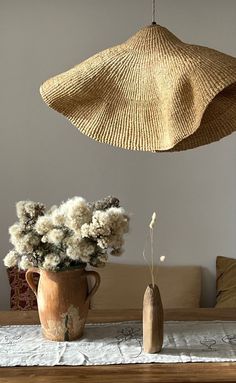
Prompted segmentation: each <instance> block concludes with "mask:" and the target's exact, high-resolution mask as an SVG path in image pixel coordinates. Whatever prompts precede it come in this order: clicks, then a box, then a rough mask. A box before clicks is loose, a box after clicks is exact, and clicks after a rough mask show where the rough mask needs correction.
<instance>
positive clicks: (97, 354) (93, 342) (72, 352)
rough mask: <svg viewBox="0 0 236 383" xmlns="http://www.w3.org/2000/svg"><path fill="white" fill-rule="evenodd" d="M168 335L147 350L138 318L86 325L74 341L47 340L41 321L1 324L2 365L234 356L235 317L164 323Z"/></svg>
mask: <svg viewBox="0 0 236 383" xmlns="http://www.w3.org/2000/svg"><path fill="white" fill-rule="evenodd" d="M164 334H165V336H164V344H163V349H162V351H161V353H159V354H146V353H144V352H143V347H142V343H143V342H142V323H141V322H140V321H129V322H119V323H102V324H101V323H97V324H87V325H86V327H85V331H84V336H83V338H81V339H80V340H77V341H73V342H55V341H49V340H46V339H44V338H43V336H42V334H41V327H40V326H35V325H14V326H0V366H56V365H71V366H80V365H106V364H107V365H109V364H129V363H187V362H235V361H236V321H200V322H199V321H190V322H188V321H187V322H184V321H178V322H174V321H171V322H165V328H164Z"/></svg>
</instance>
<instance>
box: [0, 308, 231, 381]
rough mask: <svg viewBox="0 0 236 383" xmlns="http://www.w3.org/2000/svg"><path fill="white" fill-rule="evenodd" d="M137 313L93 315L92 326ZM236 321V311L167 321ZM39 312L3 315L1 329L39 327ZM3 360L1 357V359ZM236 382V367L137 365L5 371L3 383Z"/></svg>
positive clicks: (0, 374) (179, 315)
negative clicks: (25, 326) (12, 325)
mask: <svg viewBox="0 0 236 383" xmlns="http://www.w3.org/2000/svg"><path fill="white" fill-rule="evenodd" d="M141 316H142V313H141V311H138V310H125V311H113V310H112V311H111V310H106V311H104V310H103V311H95V310H94V311H90V312H89V316H88V322H89V323H96V322H111V321H113V322H115V321H122V320H136V319H141ZM217 319H219V320H236V309H195V310H182V309H179V310H165V320H184V321H189V320H217ZM38 323H39V318H38V314H37V312H33V311H28V312H26V311H25V312H24V311H11V312H9V311H5V312H4V311H2V312H0V325H9V324H38ZM235 331H236V329H235ZM0 358H1V355H0ZM6 382H11V383H21V382H22V383H29V382H30V383H31V382H33V383H43V382H45V383H54V382H55V383H56V382H57V383H62V382H63V383H67V382H71V383H72V382H73V383H76V382H80V383H87V382H89V383H100V382H101V383H108V382H109V383H110V382H112V383H118V382H119V383H128V382H129V383H137V382H142V383H154V382H155V383H160V382H163V383H164V382H165V383H167V382H168V383H171V382H172V383H173V382H179V383H180V382H181V383H184V382H195V383H196V382H198V383H203V382H204V383H207V382H212V383H213V382H214V383H216V382H234V383H235V382H236V363H177V364H166V363H165V364H135V365H133V364H132V365H112V366H80V367H70V366H67V367H66V366H65V367H61V366H58V367H10V368H8V367H2V368H0V383H6Z"/></svg>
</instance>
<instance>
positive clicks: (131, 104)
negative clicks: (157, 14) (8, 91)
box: [40, 25, 236, 151]
mask: <svg viewBox="0 0 236 383" xmlns="http://www.w3.org/2000/svg"><path fill="white" fill-rule="evenodd" d="M40 92H41V95H42V97H43V99H44V101H45V102H46V103H47V104H48V105H49V106H50V107H51V108H53V109H55V110H56V111H58V112H59V113H62V114H63V115H64V116H65V117H67V118H68V119H69V120H70V121H71V122H72V124H73V125H75V126H76V127H77V128H79V129H80V131H81V132H82V133H84V134H86V135H87V136H89V137H91V138H93V139H95V140H97V141H100V142H103V143H107V144H111V145H114V146H118V147H121V148H125V149H130V150H144V151H179V150H186V149H191V148H195V147H197V146H201V145H205V144H209V143H211V142H214V141H218V140H220V139H221V138H223V137H225V136H227V135H229V134H231V133H232V132H234V131H235V130H236V58H233V57H231V56H228V55H226V54H223V53H220V52H217V51H215V50H213V49H209V48H206V47H201V46H196V45H191V44H186V43H184V42H182V41H181V40H179V39H178V38H177V37H176V36H175V35H173V34H172V33H171V32H170V31H169V30H168V29H166V28H164V27H162V26H160V25H151V26H148V27H145V28H143V29H141V30H140V31H138V32H137V33H136V34H135V35H134V36H132V37H131V38H130V39H129V40H127V41H126V42H125V43H123V44H121V45H118V46H115V47H113V48H110V49H107V50H105V51H103V52H100V53H98V54H96V55H95V56H93V57H91V58H89V59H88V60H86V61H84V62H82V63H81V64H79V65H77V66H75V67H74V68H72V69H70V70H68V71H67V72H64V73H62V74H59V75H57V76H55V77H53V78H51V79H49V80H48V81H46V82H45V83H44V84H43V85H42V86H41V88H40Z"/></svg>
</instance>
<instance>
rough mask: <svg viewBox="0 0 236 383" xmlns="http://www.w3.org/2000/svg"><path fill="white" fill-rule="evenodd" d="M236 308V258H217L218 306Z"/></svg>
mask: <svg viewBox="0 0 236 383" xmlns="http://www.w3.org/2000/svg"><path fill="white" fill-rule="evenodd" d="M215 307H217V308H220V307H222V308H223V307H234V308H236V259H234V258H226V257H217V258H216V306H215Z"/></svg>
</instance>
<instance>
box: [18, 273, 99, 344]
mask: <svg viewBox="0 0 236 383" xmlns="http://www.w3.org/2000/svg"><path fill="white" fill-rule="evenodd" d="M34 273H38V274H39V275H40V278H39V283H38V288H37V287H36V285H35V283H34V280H33V274H34ZM87 276H93V277H94V278H95V284H94V286H93V288H92V289H91V291H90V292H89V291H88V282H87ZM26 280H27V282H28V284H29V286H30V287H31V289H32V290H33V292H34V293H35V295H36V297H37V302H38V311H39V318H40V322H41V325H42V331H43V334H44V336H45V337H46V338H47V339H50V340H55V341H70V340H74V339H79V338H80V337H81V336H82V335H83V330H84V325H85V321H86V318H87V314H88V309H89V302H90V299H91V297H92V295H94V294H95V292H96V291H97V289H98V287H99V284H100V276H99V274H98V273H97V272H96V271H86V270H85V269H84V268H78V269H71V270H65V271H58V272H51V271H46V270H43V269H37V268H31V269H29V270H27V272H26Z"/></svg>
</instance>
